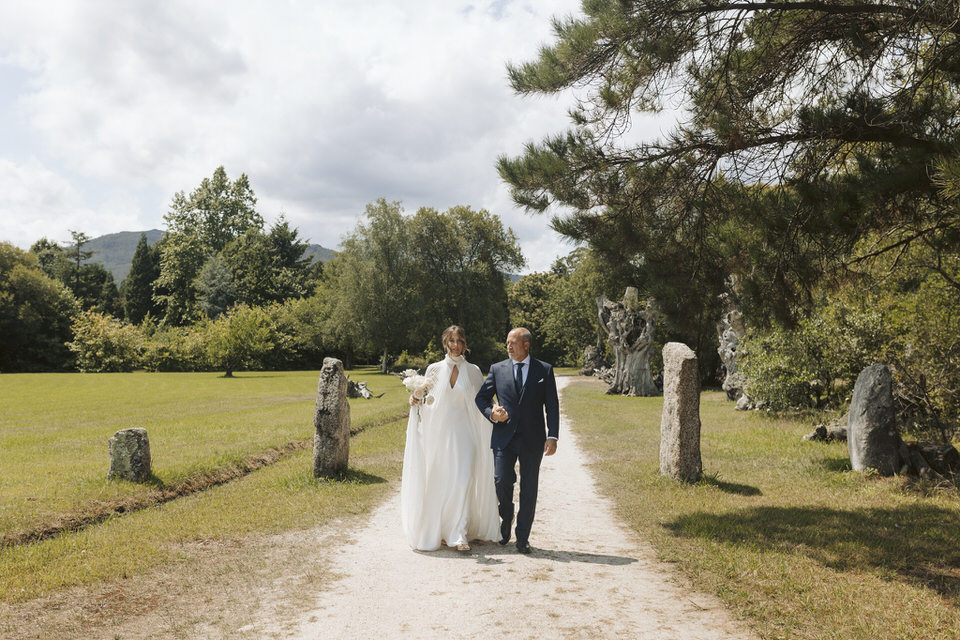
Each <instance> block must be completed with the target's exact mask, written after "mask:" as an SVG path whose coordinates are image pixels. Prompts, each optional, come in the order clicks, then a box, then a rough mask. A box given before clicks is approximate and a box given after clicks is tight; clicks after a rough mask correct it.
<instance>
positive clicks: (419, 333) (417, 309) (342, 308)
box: [324, 198, 523, 368]
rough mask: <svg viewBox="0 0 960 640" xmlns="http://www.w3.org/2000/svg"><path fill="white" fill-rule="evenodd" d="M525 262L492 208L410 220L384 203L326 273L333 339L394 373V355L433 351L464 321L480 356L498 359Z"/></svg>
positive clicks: (431, 212) (371, 210) (428, 212)
mask: <svg viewBox="0 0 960 640" xmlns="http://www.w3.org/2000/svg"><path fill="white" fill-rule="evenodd" d="M522 265H523V255H522V254H521V252H520V248H519V246H518V245H517V240H516V237H515V236H514V234H513V232H512V231H511V230H509V229H505V228H504V227H503V224H502V222H501V221H500V219H499V218H498V217H497V216H494V215H492V214H490V213H489V212H487V211H485V210H480V211H474V210H473V209H471V208H470V207H466V206H457V207H452V208H451V209H449V210H448V211H445V212H442V213H441V212H438V211H436V210H435V209H431V208H426V207H425V208H421V209H420V210H419V211H418V212H417V213H416V214H415V215H413V216H406V215H404V212H403V208H402V205H401V204H400V203H399V202H388V201H387V200H385V199H383V198H380V199H378V200H376V201H375V202H373V203H370V204H368V205H367V208H366V211H365V220H364V221H361V222H360V223H359V224H358V225H357V227H356V229H354V231H353V232H352V233H351V234H350V235H348V236H347V237H346V238H345V239H344V241H343V242H342V243H341V246H340V252H339V254H338V256H337V258H336V259H335V260H334V261H332V263H330V264H329V265H328V269H327V270H326V271H325V277H324V279H325V280H326V283H327V284H326V287H327V289H328V291H327V294H326V297H327V299H328V300H329V305H330V315H329V319H328V321H329V323H330V328H329V333H330V335H332V336H335V337H336V339H337V341H338V342H339V343H340V344H341V345H342V346H344V347H347V346H352V347H354V348H356V349H358V350H361V351H364V352H367V353H371V352H373V353H377V354H379V355H380V357H381V362H382V365H383V367H384V368H386V366H387V361H388V356H389V354H398V353H399V352H400V351H401V350H410V351H420V350H423V349H425V348H426V347H427V346H428V344H429V342H430V340H431V338H432V339H434V340H437V341H438V340H439V335H440V332H441V331H442V330H443V329H444V327H446V326H448V325H450V324H460V325H462V326H463V327H464V328H465V329H466V330H467V334H468V340H469V342H470V345H471V347H472V348H473V349H474V358H475V359H476V360H478V361H484V360H488V359H489V358H491V357H492V355H493V354H492V352H493V351H494V349H495V347H494V345H496V344H499V343H500V342H501V341H502V340H503V338H504V336H506V332H507V329H508V320H509V314H508V310H507V295H506V287H505V280H504V272H505V271H507V270H509V269H515V268H519V267H521V266H522Z"/></svg>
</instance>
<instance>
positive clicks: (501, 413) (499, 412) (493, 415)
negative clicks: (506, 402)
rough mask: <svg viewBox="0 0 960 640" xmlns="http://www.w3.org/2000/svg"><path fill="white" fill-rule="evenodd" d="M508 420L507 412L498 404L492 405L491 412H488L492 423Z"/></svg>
mask: <svg viewBox="0 0 960 640" xmlns="http://www.w3.org/2000/svg"><path fill="white" fill-rule="evenodd" d="M509 418H510V415H509V414H508V413H507V410H506V409H504V408H503V407H501V406H500V405H498V404H495V405H493V411H491V412H490V419H491V420H493V421H494V422H506V421H507V420H508V419H509Z"/></svg>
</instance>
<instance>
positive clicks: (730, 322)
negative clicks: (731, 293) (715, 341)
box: [717, 309, 747, 400]
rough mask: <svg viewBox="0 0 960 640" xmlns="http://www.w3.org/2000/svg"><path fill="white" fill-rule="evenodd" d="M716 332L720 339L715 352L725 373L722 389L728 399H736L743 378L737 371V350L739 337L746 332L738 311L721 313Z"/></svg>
mask: <svg viewBox="0 0 960 640" xmlns="http://www.w3.org/2000/svg"><path fill="white" fill-rule="evenodd" d="M717 334H718V336H719V340H720V346H719V347H718V348H717V353H719V354H720V361H721V362H723V369H724V371H725V373H726V375H725V376H724V379H723V390H724V391H725V392H726V393H727V399H728V400H737V399H739V398H740V396H741V395H742V393H743V380H742V379H741V375H740V373H739V372H738V371H737V357H738V353H737V351H738V349H739V347H740V339H741V338H743V336H745V335H746V334H747V332H746V329H745V328H744V326H743V317H742V316H741V314H740V312H739V311H737V310H736V309H733V310H731V311H728V312H727V313H725V314H723V318H721V319H720V323H719V324H718V325H717Z"/></svg>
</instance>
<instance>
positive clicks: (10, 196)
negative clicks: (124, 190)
mask: <svg viewBox="0 0 960 640" xmlns="http://www.w3.org/2000/svg"><path fill="white" fill-rule="evenodd" d="M0 194H3V195H2V197H0V221H2V225H3V227H2V228H3V232H4V237H0V240H6V239H8V238H10V239H13V240H14V241H18V240H19V241H18V242H17V243H18V244H20V245H21V246H23V247H24V248H26V247H27V246H29V245H30V244H32V243H33V242H35V241H36V240H39V239H40V238H42V237H46V238H49V239H50V240H54V241H57V242H65V241H67V240H69V239H70V233H69V231H70V230H74V231H83V232H85V233H87V234H88V235H91V236H98V235H102V234H104V233H112V232H114V231H121V230H125V229H138V228H140V226H141V225H142V222H141V220H140V219H139V216H138V213H139V211H138V206H137V204H136V203H135V202H134V201H133V200H132V199H125V198H123V197H119V196H113V197H112V198H108V199H105V200H102V201H100V202H97V203H96V206H90V204H89V203H87V202H86V201H85V198H84V196H83V194H81V193H80V192H79V191H78V190H77V189H76V188H75V187H74V186H73V185H72V184H71V183H70V182H69V181H67V180H65V179H64V178H63V177H61V176H60V175H58V174H56V173H54V172H53V171H51V170H50V169H48V168H47V167H45V166H44V165H42V164H41V163H40V162H39V161H37V160H36V159H32V160H30V161H28V162H26V163H24V164H17V163H13V162H10V161H8V160H5V159H3V158H0Z"/></svg>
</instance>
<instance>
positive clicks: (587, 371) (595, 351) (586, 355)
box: [580, 345, 610, 376]
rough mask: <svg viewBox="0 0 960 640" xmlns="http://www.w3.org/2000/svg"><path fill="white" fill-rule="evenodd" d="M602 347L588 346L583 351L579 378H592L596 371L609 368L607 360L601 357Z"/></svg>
mask: <svg viewBox="0 0 960 640" xmlns="http://www.w3.org/2000/svg"><path fill="white" fill-rule="evenodd" d="M602 347H603V346H602V345H597V346H593V345H590V346H589V347H587V348H586V349H584V350H583V366H582V367H580V375H581V376H592V375H593V374H594V373H596V372H597V371H599V370H601V369H606V368H607V367H609V366H610V363H609V362H607V359H606V358H604V357H603V348H602Z"/></svg>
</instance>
